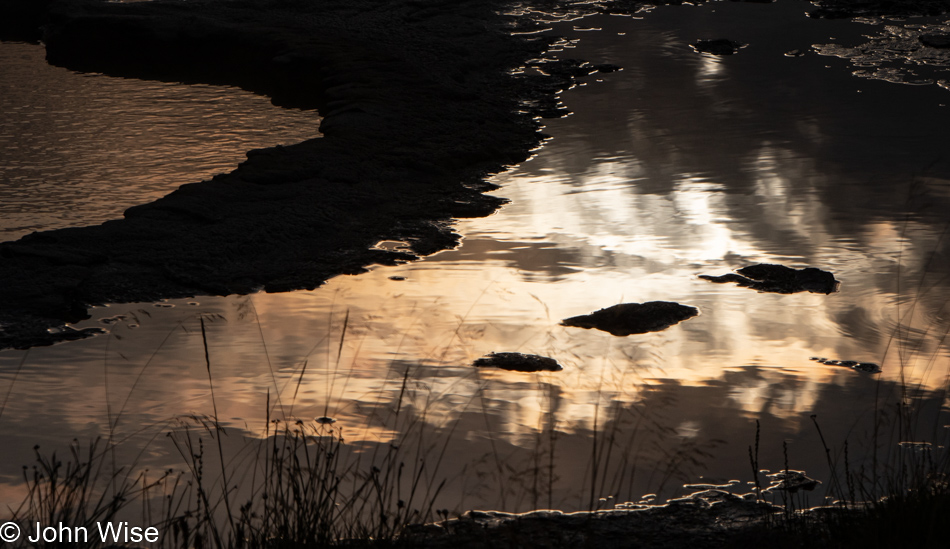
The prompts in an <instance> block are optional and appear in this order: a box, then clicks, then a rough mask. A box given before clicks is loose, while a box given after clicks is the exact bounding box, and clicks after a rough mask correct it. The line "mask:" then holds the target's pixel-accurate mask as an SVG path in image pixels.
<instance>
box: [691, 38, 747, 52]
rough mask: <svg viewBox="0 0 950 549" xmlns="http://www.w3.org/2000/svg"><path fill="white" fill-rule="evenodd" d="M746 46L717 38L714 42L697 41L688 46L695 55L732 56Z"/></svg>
mask: <svg viewBox="0 0 950 549" xmlns="http://www.w3.org/2000/svg"><path fill="white" fill-rule="evenodd" d="M747 45H748V44H743V43H742V42H736V41H735V40H727V39H725V38H717V39H715V40H697V41H696V42H694V43H692V44H690V45H689V46H690V47H691V48H693V50H695V51H696V52H697V53H711V54H713V55H732V54H734V53H736V52H737V51H739V50H740V49H742V48H744V47H746V46H747Z"/></svg>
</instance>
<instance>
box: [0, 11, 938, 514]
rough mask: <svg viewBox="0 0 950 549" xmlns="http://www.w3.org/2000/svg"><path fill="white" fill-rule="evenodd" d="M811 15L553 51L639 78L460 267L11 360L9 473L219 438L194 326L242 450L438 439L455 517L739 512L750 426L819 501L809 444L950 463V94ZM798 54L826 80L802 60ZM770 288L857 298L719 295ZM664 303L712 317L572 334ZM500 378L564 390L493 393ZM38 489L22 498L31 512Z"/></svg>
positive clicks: (587, 115) (398, 271)
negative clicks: (895, 419) (778, 283)
mask: <svg viewBox="0 0 950 549" xmlns="http://www.w3.org/2000/svg"><path fill="white" fill-rule="evenodd" d="M805 7H806V4H804V3H801V2H790V1H785V2H779V3H776V4H754V3H752V4H750V3H731V2H716V3H711V4H710V5H706V6H702V7H688V6H683V7H665V8H657V9H655V10H653V12H652V13H648V14H643V17H642V19H634V18H630V17H608V16H598V17H590V18H586V19H583V20H580V21H573V22H568V23H563V24H560V25H559V26H558V28H556V29H555V31H554V32H555V33H558V34H562V35H564V36H566V37H567V38H569V39H570V40H574V39H577V40H578V41H577V42H567V43H566V44H565V47H564V48H563V49H562V51H555V52H552V54H553V55H557V56H560V57H561V58H579V59H587V60H590V61H592V62H608V63H615V64H617V65H620V66H622V67H623V69H624V70H623V71H621V72H617V73H611V74H603V75H593V76H590V77H588V78H586V79H585V80H584V83H583V84H582V85H580V86H579V87H577V88H575V89H572V90H569V91H567V92H565V93H564V95H563V101H564V103H565V104H566V105H567V106H568V108H570V109H571V110H572V111H573V113H574V114H572V115H571V116H569V117H566V118H563V119H558V120H550V121H547V127H546V128H545V132H546V133H549V134H550V135H552V136H553V139H552V140H550V141H549V142H548V143H547V144H546V145H545V147H544V148H543V149H541V150H540V151H539V153H538V155H537V156H536V157H534V158H533V159H531V160H530V161H528V162H526V163H524V164H523V165H521V166H518V167H516V168H514V169H512V170H511V171H509V172H508V173H505V174H502V175H500V176H498V177H497V178H496V182H498V183H500V184H501V185H502V186H503V188H502V189H501V190H499V191H497V193H498V194H500V195H502V196H506V197H508V198H510V199H511V200H512V202H511V204H510V205H508V206H506V207H505V208H504V209H503V210H502V211H500V212H498V213H497V214H495V215H493V216H491V217H489V218H486V219H476V220H464V221H460V222H459V223H458V225H457V226H458V230H459V232H460V233H461V234H463V235H464V237H465V238H464V241H463V244H462V246H461V247H460V248H459V249H457V250H452V251H447V252H443V253H440V254H437V255H435V256H432V257H429V258H426V259H424V260H422V261H419V262H416V263H412V264H408V265H402V266H396V267H378V268H374V269H373V270H372V271H371V272H369V273H366V274H364V275H359V276H352V277H351V276H347V277H338V278H336V279H334V280H332V281H331V282H330V283H329V284H328V285H326V286H325V287H323V288H321V289H318V290H316V291H313V292H294V293H287V294H260V295H253V296H244V297H232V298H204V297H201V298H197V299H194V300H182V301H176V302H173V303H168V304H160V305H162V306H155V305H154V304H139V305H114V306H111V307H108V308H102V309H98V310H96V311H95V314H96V318H95V319H93V320H92V321H89V322H88V323H85V324H90V325H91V324H97V323H99V322H100V320H99V319H108V318H112V317H115V315H123V318H120V319H117V321H115V322H110V323H108V324H99V325H104V326H106V327H107V328H108V329H109V330H110V331H111V332H110V335H108V336H105V337H100V338H96V339H92V340H87V341H81V342H76V343H70V344H67V345H59V346H55V347H52V348H44V349H34V350H32V351H30V353H29V354H28V355H26V354H25V353H22V352H4V353H2V354H0V369H2V372H3V378H4V380H3V382H2V383H3V384H4V386H6V387H10V386H11V384H12V389H10V391H11V393H10V394H11V397H10V399H9V400H8V402H7V404H6V406H5V408H4V412H3V416H2V418H0V436H2V437H3V440H4V441H5V444H4V445H3V447H4V450H3V452H4V457H3V461H4V462H5V463H9V464H16V465H17V466H18V465H19V464H20V463H26V462H28V461H29V459H30V450H29V449H30V448H31V447H32V445H33V444H34V443H36V442H41V443H42V444H44V445H50V446H51V447H52V446H55V445H62V444H65V443H66V442H67V441H68V440H69V439H71V438H72V437H74V436H77V437H90V436H94V435H96V434H107V433H108V432H109V427H107V426H108V425H115V427H114V428H113V431H115V432H116V433H118V434H120V435H121V436H123V437H125V436H128V437H130V440H129V441H128V442H126V443H125V446H123V450H122V452H124V453H125V454H124V455H127V456H129V459H132V456H135V454H136V452H137V448H139V447H141V446H142V445H144V446H146V447H147V448H148V450H147V452H146V455H145V456H143V457H142V458H140V461H139V463H147V464H150V465H151V466H153V467H157V466H159V465H162V466H166V465H173V464H175V463H177V459H178V458H177V457H176V454H175V452H174V451H172V450H171V449H170V447H169V446H168V444H167V442H165V441H164V440H163V439H162V438H161V437H157V438H155V439H154V440H151V439H152V437H156V435H158V434H161V433H162V432H164V431H165V430H167V429H170V428H173V425H174V423H175V420H174V419H173V418H175V417H178V416H181V415H182V414H190V413H195V414H210V413H211V403H210V402H209V390H208V380H207V372H206V370H205V364H204V354H203V353H204V350H203V345H202V340H201V336H200V328H199V326H198V315H199V313H203V314H204V315H205V318H206V319H209V320H208V326H207V333H208V340H209V354H210V356H211V360H212V369H213V373H214V383H215V396H216V401H217V407H218V415H219V417H220V418H221V419H222V421H226V422H227V423H228V424H230V425H231V426H233V427H235V428H236V430H237V432H239V433H243V435H244V437H246V438H248V439H253V438H254V437H257V436H260V433H261V432H262V431H263V425H264V422H265V418H266V417H267V414H266V412H265V403H266V402H267V401H268V398H270V403H271V405H272V407H273V412H272V413H273V414H275V415H281V414H283V416H282V417H287V418H289V419H294V418H300V419H301V420H305V421H311V420H312V419H313V418H315V417H318V416H331V417H333V418H335V419H336V420H337V423H336V424H335V426H336V428H340V429H343V431H344V433H346V434H347V438H348V440H352V441H363V443H364V444H369V445H374V444H383V445H385V444H386V443H388V442H390V441H396V442H399V441H401V440H403V434H402V433H404V432H405V431H406V430H407V429H408V427H406V426H407V425H410V424H413V422H415V424H416V425H420V424H421V425H424V426H425V427H426V433H427V436H429V437H431V440H443V439H442V438H440V437H450V440H449V443H448V445H447V446H446V450H445V452H446V453H445V458H444V459H443V460H442V462H441V466H440V467H441V468H440V470H439V471H438V474H439V475H444V476H445V477H448V478H449V479H450V483H449V484H448V485H447V488H446V489H445V491H444V494H445V497H444V499H445V506H446V507H457V508H458V509H464V508H468V507H499V508H504V509H505V510H511V511H515V510H525V509H528V508H533V507H546V506H555V507H561V508H585V507H587V506H588V505H589V502H590V501H591V497H592V496H593V498H594V500H595V501H596V499H597V498H601V497H604V498H607V497H608V496H614V499H612V500H607V501H605V502H604V503H603V505H610V504H611V503H612V502H615V501H628V500H636V499H638V498H639V497H640V496H641V495H642V494H645V493H650V492H659V493H660V496H661V498H662V497H669V496H672V495H674V494H677V493H682V492H684V491H686V490H685V489H683V488H682V487H681V485H682V484H683V483H684V482H698V481H700V480H705V481H709V482H713V481H715V482H725V481H729V480H737V481H740V482H739V483H738V484H737V486H739V487H740V488H742V487H743V486H744V483H745V482H747V481H749V480H751V477H752V475H751V468H750V465H749V458H748V447H749V446H750V445H751V444H753V441H754V438H755V433H756V421H758V422H759V423H760V425H761V433H760V437H761V450H760V452H761V455H760V459H759V465H760V467H761V468H767V469H771V470H773V471H775V470H779V469H782V468H783V467H784V466H785V464H786V456H787V460H788V465H789V466H790V467H791V468H793V469H796V468H797V469H805V470H807V471H808V472H809V474H811V475H812V476H815V477H816V478H819V479H822V480H827V476H828V467H827V465H826V456H825V452H824V450H823V449H822V446H821V441H820V439H819V436H818V432H817V430H816V429H815V426H814V423H813V420H812V418H811V416H812V415H816V416H817V418H816V419H817V420H818V422H819V424H820V426H821V428H822V430H823V434H824V436H825V438H826V440H827V441H828V442H829V444H831V445H832V446H834V448H835V449H836V451H838V450H839V449H840V448H841V445H842V444H843V443H844V441H845V440H848V442H849V445H850V451H851V454H850V455H851V459H852V460H853V466H854V467H858V466H859V465H860V464H870V463H871V462H870V457H869V456H870V455H871V453H870V451H869V448H871V447H872V446H873V443H872V439H873V438H874V436H875V433H874V431H873V429H872V427H873V423H874V420H875V419H876V418H877V419H880V418H881V417H884V419H885V421H884V422H883V424H887V425H889V427H887V428H886V429H884V430H883V431H879V432H878V434H877V439H876V440H877V445H878V448H879V453H880V455H881V456H882V459H883V456H886V455H891V454H894V453H895V452H897V451H898V450H897V448H898V447H897V446H896V442H898V441H899V440H905V441H926V442H933V443H935V444H942V442H943V441H944V440H945V438H946V429H945V428H944V424H946V423H947V418H946V416H945V413H944V412H945V407H946V397H945V387H946V379H947V375H948V373H950V368H948V366H950V361H948V352H947V351H948V349H947V342H946V338H945V336H946V334H947V329H948V324H947V321H946V318H947V315H946V311H945V309H944V305H945V304H946V302H947V297H948V287H947V279H946V276H945V274H946V272H947V266H948V262H947V255H946V249H947V238H946V237H945V230H946V227H947V222H948V218H947V215H946V213H945V212H946V211H947V204H946V202H947V201H948V199H950V193H948V190H950V164H948V159H947V158H946V156H945V154H946V153H945V150H946V139H945V135H946V130H945V129H946V128H947V127H950V126H948V124H950V109H948V108H947V107H946V105H947V104H950V92H948V90H946V89H943V88H941V87H940V86H938V85H937V84H936V83H934V84H932V85H927V86H909V85H900V84H894V83H890V82H886V81H883V80H870V79H866V78H859V77H856V76H854V75H852V74H851V73H852V72H853V71H854V70H855V68H854V67H852V65H851V63H850V62H849V61H848V60H846V59H841V58H838V57H833V56H819V55H817V54H816V53H814V51H812V50H811V49H810V46H811V45H812V44H830V43H837V44H842V45H845V46H847V45H856V44H860V43H862V42H864V41H865V40H866V39H865V38H863V35H865V34H874V33H877V32H881V31H882V29H883V28H884V26H885V25H902V24H904V23H903V22H894V21H888V22H876V23H875V24H869V23H857V22H852V21H847V20H837V21H821V20H813V19H808V18H806V17H805V16H804V10H805ZM575 27H576V28H577V29H578V30H575ZM592 28H593V29H599V30H583V29H592ZM832 37H833V38H832ZM700 38H729V39H732V40H736V41H740V42H744V43H747V44H748V46H747V47H746V48H743V49H742V50H740V51H739V53H737V54H736V55H733V56H727V57H716V56H711V55H704V54H698V53H695V52H694V51H692V49H691V48H690V47H689V44H690V43H691V42H694V41H695V40H696V39H700ZM4 47H6V45H4ZM796 49H798V50H803V51H806V52H807V53H806V54H805V55H803V56H800V57H789V56H786V55H785V53H786V52H789V51H791V50H796ZM928 70H934V71H939V70H940V68H939V67H931V68H930V69H928ZM939 79H940V77H939V74H938V75H937V77H936V78H934V79H933V80H934V81H935V82H936V80H939ZM117 97H118V95H117ZM147 97H148V96H146V99H145V102H146V103H150V102H151V100H149V99H147ZM5 112H6V111H5ZM277 112H280V111H268V113H269V114H263V115H261V116H264V117H269V116H277V114H276V113H277ZM229 125H230V123H224V124H223V126H224V127H229ZM282 135H286V134H282ZM199 141H202V142H203V140H199ZM93 194H95V193H93ZM39 196H43V197H45V196H53V193H52V192H51V191H48V190H46V191H43V192H41V193H39V195H38V197H39ZM83 207H85V206H83ZM90 207H95V206H90ZM48 208H49V209H50V212H49V213H48V214H46V215H49V216H50V217H55V216H56V215H59V214H57V213H55V211H56V209H57V208H58V206H57V205H56V203H55V200H52V201H51V204H50V205H49V206H48ZM754 263H782V264H785V265H789V266H793V267H798V268H800V267H806V266H814V267H819V268H822V269H825V270H828V271H831V272H833V273H834V274H835V277H836V278H837V279H838V280H840V281H841V289H840V292H838V293H834V294H831V295H822V294H811V293H800V294H794V295H778V294H767V293H758V292H754V291H751V290H749V289H745V288H738V287H735V286H733V285H715V284H711V283H709V282H707V281H705V280H702V279H699V278H698V275H700V274H716V275H718V274H723V273H727V272H729V271H731V270H732V269H735V268H739V267H742V266H745V265H749V264H754ZM393 276H396V277H404V278H405V280H391V279H390V277H393ZM651 300H668V301H676V302H679V303H684V304H688V305H692V306H695V307H697V308H699V310H700V311H701V314H700V315H699V316H698V317H696V318H693V319H690V320H688V321H685V322H683V323H681V324H678V325H676V326H674V327H672V328H669V329H667V330H664V331H661V332H655V333H648V334H641V335H632V336H628V337H624V338H618V337H614V336H611V335H609V334H606V333H604V332H598V331H587V330H580V329H576V328H566V327H561V326H558V323H559V321H560V320H561V319H563V318H567V317H570V316H575V315H579V314H584V313H588V312H590V311H593V310H596V309H600V308H603V307H607V306H610V305H613V304H617V303H621V302H644V301H651ZM191 303H194V304H191ZM168 305H172V307H168ZM344 319H346V320H344ZM211 320H213V322H211ZM85 324H84V325H85ZM344 327H345V328H344ZM341 341H342V344H341ZM338 351H339V353H338ZM496 351H497V352H502V351H518V352H526V353H536V354H542V355H545V356H550V357H552V358H555V359H556V360H558V362H559V363H560V364H561V365H563V366H564V369H563V371H561V372H553V373H538V374H524V373H518V372H505V371H490V370H482V369H479V370H476V369H474V368H473V367H472V366H471V363H472V362H473V361H474V360H475V359H477V358H478V357H480V356H483V355H484V354H486V353H489V352H496ZM810 357H827V358H832V359H840V360H857V361H868V362H875V363H878V364H880V365H881V366H882V367H883V372H882V373H881V374H877V375H869V374H864V373H861V372H856V371H853V370H851V369H848V368H843V367H840V366H829V365H823V364H819V363H817V362H815V361H813V360H810ZM21 361H22V363H23V367H22V369H19V373H18V374H16V373H15V372H17V371H18V368H19V365H20V363H21ZM304 364H306V365H307V366H306V369H304V368H305V366H304ZM14 380H15V382H14ZM298 384H299V388H298ZM901 388H904V389H905V393H904V400H903V403H904V406H905V408H902V410H904V412H902V414H905V415H906V414H907V410H913V411H914V413H916V414H918V415H917V416H916V419H915V420H914V422H913V430H911V431H907V430H905V428H904V427H902V428H901V431H900V432H898V431H897V430H896V427H893V429H891V427H890V426H893V425H895V424H893V423H888V422H889V421H890V417H891V416H893V415H896V414H897V410H898V408H897V406H896V405H897V402H898V397H897V396H896V395H898V393H899V391H900V389H901ZM295 393H296V398H294V396H293V395H294V394H295ZM277 395H280V397H279V399H278V397H277ZM107 402H108V403H109V406H108V407H107V406H106V403H107ZM397 408H398V409H400V410H402V412H401V415H400V416H398V417H396V416H394V415H393V411H394V410H395V409H397ZM119 410H121V413H119ZM117 417H118V420H117V419H116V418H117ZM271 417H274V416H273V415H272V416H271ZM37 427H41V428H37ZM882 433H884V434H882ZM234 440H243V439H242V437H240V436H237V435H235V437H234ZM783 443H784V444H785V445H787V450H786V447H783ZM235 444H237V442H235ZM934 451H935V452H940V451H942V449H939V448H936V449H935V450H934ZM592 456H597V457H596V458H594V457H592ZM543 463H549V464H553V473H552V470H551V466H550V465H548V466H542V464H543ZM592 463H597V466H596V467H593V466H592ZM868 467H870V465H868ZM18 472H19V469H18V467H13V466H12V465H11V467H10V468H9V470H4V471H2V474H3V475H4V478H5V479H7V487H8V488H7V491H8V492H10V493H11V494H15V493H16V492H17V488H16V478H17V475H18ZM433 475H434V476H435V475H436V473H433ZM592 477H594V478H592ZM826 487H827V486H822V487H821V488H820V489H819V490H817V491H816V492H814V493H813V494H811V495H810V496H809V497H810V498H811V500H810V502H811V503H819V502H820V501H821V500H822V497H823V496H824V495H825V488H826ZM11 497H12V496H11Z"/></svg>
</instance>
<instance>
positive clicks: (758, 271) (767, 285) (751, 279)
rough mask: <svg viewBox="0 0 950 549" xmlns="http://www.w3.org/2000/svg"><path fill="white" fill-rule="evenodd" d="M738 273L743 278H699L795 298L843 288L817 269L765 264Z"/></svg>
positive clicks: (828, 292) (728, 276) (830, 276)
mask: <svg viewBox="0 0 950 549" xmlns="http://www.w3.org/2000/svg"><path fill="white" fill-rule="evenodd" d="M737 272H738V273H739V274H735V273H728V274H724V275H722V276H710V275H699V278H702V279H703V280H708V281H710V282H715V283H717V284H723V283H726V282H735V283H736V284H738V285H739V286H742V287H744V288H752V289H753V290H758V291H760V292H772V293H776V294H794V293H798V292H812V293H814V294H830V293H833V292H836V291H838V286H839V285H840V282H838V281H837V280H835V277H834V275H833V274H831V273H829V272H828V271H822V270H821V269H816V268H814V267H806V268H804V269H792V268H791V267H786V266H784V265H770V264H767V263H761V264H759V265H749V266H748V267H743V268H741V269H739V270H738V271H737Z"/></svg>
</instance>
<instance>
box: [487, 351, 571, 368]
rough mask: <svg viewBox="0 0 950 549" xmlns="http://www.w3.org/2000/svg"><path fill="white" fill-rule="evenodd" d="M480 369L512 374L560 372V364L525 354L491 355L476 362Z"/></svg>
mask: <svg viewBox="0 0 950 549" xmlns="http://www.w3.org/2000/svg"><path fill="white" fill-rule="evenodd" d="M474 365H475V366H476V367H479V368H485V367H494V368H501V369H502V370H510V371H512V372H560V371H561V370H563V368H562V367H561V365H560V364H558V363H557V361H556V360H554V359H553V358H549V357H546V356H540V355H526V354H523V353H490V354H488V355H486V356H483V357H482V358H480V359H478V360H476V361H475V363H474Z"/></svg>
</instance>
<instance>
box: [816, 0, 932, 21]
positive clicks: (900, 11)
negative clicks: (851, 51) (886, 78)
mask: <svg viewBox="0 0 950 549" xmlns="http://www.w3.org/2000/svg"><path fill="white" fill-rule="evenodd" d="M811 3H812V4H815V5H816V6H817V8H816V9H813V10H811V11H809V12H808V16H809V17H814V18H824V19H841V18H846V17H856V16H877V15H893V16H899V17H910V16H915V15H941V14H944V13H947V12H948V11H950V0H900V1H896V0H812V2H811Z"/></svg>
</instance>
